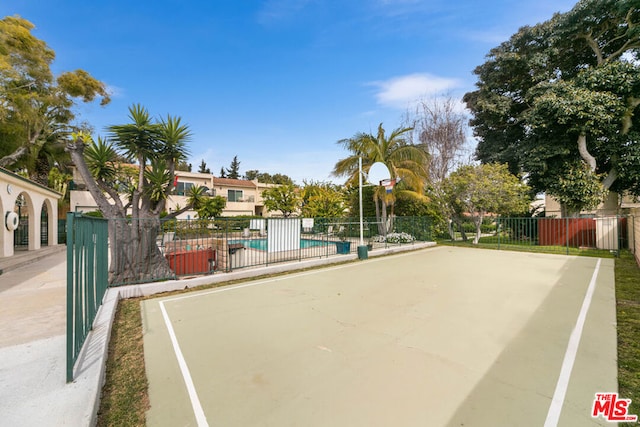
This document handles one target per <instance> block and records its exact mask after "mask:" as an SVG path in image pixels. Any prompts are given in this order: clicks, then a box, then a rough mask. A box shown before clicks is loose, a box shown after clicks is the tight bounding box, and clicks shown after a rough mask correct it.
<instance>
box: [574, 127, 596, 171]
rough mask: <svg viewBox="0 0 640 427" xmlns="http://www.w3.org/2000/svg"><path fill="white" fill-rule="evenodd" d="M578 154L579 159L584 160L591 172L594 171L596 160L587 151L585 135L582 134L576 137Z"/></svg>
mask: <svg viewBox="0 0 640 427" xmlns="http://www.w3.org/2000/svg"><path fill="white" fill-rule="evenodd" d="M578 152H579V153H580V157H582V160H584V161H585V162H586V163H587V165H589V168H590V169H591V171H592V172H595V171H596V158H595V157H593V156H592V155H591V153H589V150H587V135H586V134H585V133H584V132H583V133H581V134H580V136H579V137H578Z"/></svg>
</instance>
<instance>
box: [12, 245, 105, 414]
mask: <svg viewBox="0 0 640 427" xmlns="http://www.w3.org/2000/svg"><path fill="white" fill-rule="evenodd" d="M65 249H66V248H65V246H64V245H61V246H54V247H51V248H46V249H44V250H42V251H34V252H23V253H18V254H16V256H15V257H13V259H11V258H9V259H3V260H2V262H1V263H0V268H2V271H3V273H2V275H0V324H1V325H2V328H0V424H1V425H6V426H26V427H28V426H34V427H35V426H39V427H41V426H86V425H90V424H91V422H92V421H91V420H92V417H93V413H92V412H93V410H94V404H93V402H94V400H95V395H96V391H97V390H96V384H93V383H94V382H95V381H90V380H89V378H88V377H86V376H82V375H79V378H78V380H76V381H75V382H73V383H69V384H67V383H66V382H65V378H66V357H65V342H66V339H65V328H66V326H65V325H66V314H65V313H66V252H65Z"/></svg>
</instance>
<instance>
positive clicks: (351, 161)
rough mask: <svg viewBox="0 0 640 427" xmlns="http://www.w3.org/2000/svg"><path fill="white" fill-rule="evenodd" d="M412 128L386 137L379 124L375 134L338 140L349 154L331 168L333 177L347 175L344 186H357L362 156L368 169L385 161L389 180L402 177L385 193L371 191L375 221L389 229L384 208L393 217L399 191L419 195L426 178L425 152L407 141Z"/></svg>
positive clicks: (366, 169)
mask: <svg viewBox="0 0 640 427" xmlns="http://www.w3.org/2000/svg"><path fill="white" fill-rule="evenodd" d="M411 130H412V128H398V129H395V130H394V131H393V132H391V134H390V135H389V136H387V135H385V130H384V128H383V127H382V123H380V125H378V134H377V135H372V134H368V133H363V132H360V133H357V134H356V135H354V136H353V137H352V138H346V139H341V140H340V141H338V144H339V145H341V146H342V147H343V148H345V149H346V150H347V151H349V152H351V153H352V154H351V155H350V156H349V157H346V158H344V159H341V160H339V161H338V162H337V163H336V165H335V167H334V168H333V175H334V176H347V177H348V178H347V185H352V186H355V185H358V184H357V183H358V159H359V158H362V168H363V171H364V172H368V171H369V169H370V168H371V165H373V164H374V163H376V162H382V163H384V164H385V165H386V166H387V168H388V169H389V174H390V176H391V179H392V180H397V179H398V178H401V179H402V184H401V185H399V186H396V187H395V188H394V190H393V191H392V192H391V193H389V194H387V192H386V190H385V188H384V187H382V186H378V187H377V188H376V190H375V191H374V195H373V199H374V203H375V206H376V220H377V221H378V223H380V222H381V221H382V224H386V230H385V231H388V230H389V229H390V228H391V226H392V224H391V223H389V224H387V214H388V213H387V208H388V207H390V208H391V212H390V218H391V219H393V205H394V203H395V199H396V195H397V194H398V192H400V191H402V192H408V193H411V194H413V195H414V196H418V197H422V195H423V194H424V185H425V182H426V180H427V178H428V173H427V160H428V154H427V153H426V152H425V151H424V150H423V149H421V148H420V147H418V146H415V145H412V144H410V143H409V142H408V141H407V139H406V134H407V133H408V132H410V131H411Z"/></svg>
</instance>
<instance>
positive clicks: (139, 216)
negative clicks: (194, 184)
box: [67, 138, 174, 284]
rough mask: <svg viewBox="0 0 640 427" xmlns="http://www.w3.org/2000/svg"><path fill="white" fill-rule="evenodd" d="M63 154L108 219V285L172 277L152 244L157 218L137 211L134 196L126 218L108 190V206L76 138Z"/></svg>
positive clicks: (80, 142) (157, 228) (155, 232)
mask: <svg viewBox="0 0 640 427" xmlns="http://www.w3.org/2000/svg"><path fill="white" fill-rule="evenodd" d="M67 151H68V152H69V154H70V155H71V159H72V160H73V163H74V164H75V166H76V168H77V169H78V173H79V174H80V176H81V177H82V179H83V180H84V182H85V184H86V186H87V188H88V189H89V192H90V193H91V196H92V197H93V199H94V200H95V202H96V204H97V205H98V208H99V209H100V211H102V214H103V215H104V216H105V218H107V219H109V253H110V258H111V260H110V264H109V283H111V284H123V283H142V282H149V281H155V280H158V279H165V278H168V277H173V276H174V274H173V271H172V270H171V269H170V268H169V263H168V261H167V260H166V259H165V258H164V257H163V256H162V253H161V252H160V249H158V245H157V244H156V237H157V235H158V231H159V230H160V219H159V217H158V216H157V215H152V214H151V213H150V212H148V209H147V210H146V211H143V210H141V209H139V207H138V205H139V196H138V197H136V198H135V200H136V204H135V206H132V208H133V213H134V214H133V215H132V218H127V217H126V209H125V207H124V206H122V203H121V202H120V199H119V198H118V195H117V194H116V193H115V192H113V191H111V193H112V194H111V197H112V199H113V203H110V202H109V200H108V199H107V198H106V196H105V194H104V192H103V191H102V189H101V188H100V187H99V186H98V183H97V182H96V180H95V179H94V178H93V175H91V172H90V171H89V168H88V167H87V164H86V163H85V161H84V155H83V153H84V142H83V141H82V140H81V139H80V138H77V139H76V140H75V141H73V142H69V143H68V144H67ZM134 196H135V195H134Z"/></svg>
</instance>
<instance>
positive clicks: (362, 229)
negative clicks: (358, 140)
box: [358, 157, 364, 246]
mask: <svg viewBox="0 0 640 427" xmlns="http://www.w3.org/2000/svg"><path fill="white" fill-rule="evenodd" d="M358 197H359V203H360V246H363V245H364V237H363V235H364V227H363V225H362V157H358Z"/></svg>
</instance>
